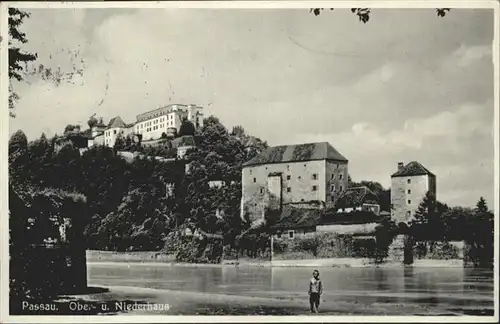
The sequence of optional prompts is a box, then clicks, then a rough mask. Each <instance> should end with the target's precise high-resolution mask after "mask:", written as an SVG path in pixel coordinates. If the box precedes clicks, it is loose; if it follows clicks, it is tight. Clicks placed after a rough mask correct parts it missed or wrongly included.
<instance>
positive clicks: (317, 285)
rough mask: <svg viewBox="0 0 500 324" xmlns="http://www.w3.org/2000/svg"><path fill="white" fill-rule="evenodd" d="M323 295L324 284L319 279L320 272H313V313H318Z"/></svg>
mask: <svg viewBox="0 0 500 324" xmlns="http://www.w3.org/2000/svg"><path fill="white" fill-rule="evenodd" d="M322 293H323V283H322V282H321V279H319V271H318V270H314V271H313V277H312V278H311V280H310V281H309V304H310V305H311V313H318V308H319V299H320V297H321V294H322Z"/></svg>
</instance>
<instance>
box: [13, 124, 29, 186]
mask: <svg viewBox="0 0 500 324" xmlns="http://www.w3.org/2000/svg"><path fill="white" fill-rule="evenodd" d="M28 161H29V157H28V138H27V137H26V134H24V132H23V131H21V130H18V131H16V132H15V133H14V134H12V136H11V137H10V139H9V180H10V182H11V183H15V184H16V185H20V184H23V183H24V184H25V182H26V178H27V176H28V173H29V172H30V171H31V170H30V168H29V166H28Z"/></svg>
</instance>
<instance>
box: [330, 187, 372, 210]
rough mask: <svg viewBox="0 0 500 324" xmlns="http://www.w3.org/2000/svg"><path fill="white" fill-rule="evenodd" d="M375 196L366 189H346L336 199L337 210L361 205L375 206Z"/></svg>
mask: <svg viewBox="0 0 500 324" xmlns="http://www.w3.org/2000/svg"><path fill="white" fill-rule="evenodd" d="M377 203H378V201H377V195H375V193H373V191H371V190H370V189H368V187H365V186H362V187H353V188H347V189H346V190H345V191H344V192H343V193H342V194H341V195H340V197H339V198H338V199H337V203H336V204H335V205H336V207H337V208H349V207H351V208H352V207H360V206H362V205H363V204H377Z"/></svg>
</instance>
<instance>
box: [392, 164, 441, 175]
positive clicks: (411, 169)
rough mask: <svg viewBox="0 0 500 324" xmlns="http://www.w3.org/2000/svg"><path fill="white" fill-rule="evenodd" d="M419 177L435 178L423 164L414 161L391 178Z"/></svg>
mask: <svg viewBox="0 0 500 324" xmlns="http://www.w3.org/2000/svg"><path fill="white" fill-rule="evenodd" d="M419 175H430V176H434V174H433V173H432V172H431V171H429V170H427V169H426V168H425V167H424V166H423V165H422V164H420V163H419V162H417V161H412V162H410V163H408V164H407V165H405V166H404V167H402V168H401V169H399V170H398V171H397V172H396V173H394V174H393V175H391V178H394V177H411V176H419Z"/></svg>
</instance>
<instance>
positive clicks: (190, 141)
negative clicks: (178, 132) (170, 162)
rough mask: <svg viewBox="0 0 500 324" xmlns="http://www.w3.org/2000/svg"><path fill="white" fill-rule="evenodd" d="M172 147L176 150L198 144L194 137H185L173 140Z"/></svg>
mask: <svg viewBox="0 0 500 324" xmlns="http://www.w3.org/2000/svg"><path fill="white" fill-rule="evenodd" d="M172 146H173V147H174V148H177V147H180V146H196V142H195V140H194V136H192V135H185V136H181V137H178V138H176V139H174V140H172Z"/></svg>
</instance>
